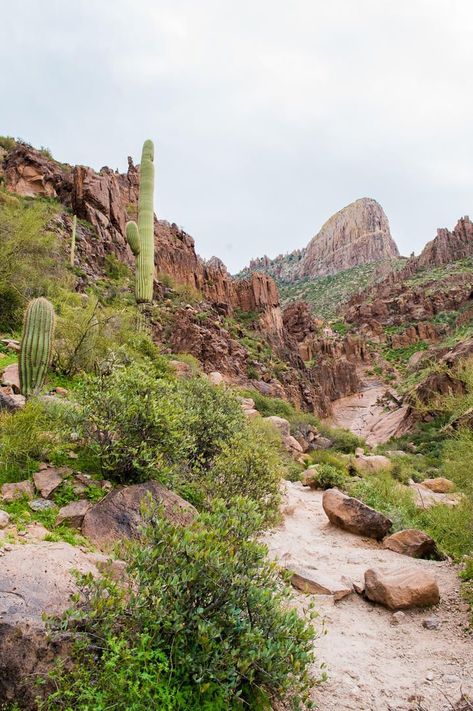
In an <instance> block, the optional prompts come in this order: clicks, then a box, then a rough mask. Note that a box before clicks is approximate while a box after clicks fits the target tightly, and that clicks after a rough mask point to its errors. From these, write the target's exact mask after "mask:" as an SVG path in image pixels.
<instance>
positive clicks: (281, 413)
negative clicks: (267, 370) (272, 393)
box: [240, 390, 296, 420]
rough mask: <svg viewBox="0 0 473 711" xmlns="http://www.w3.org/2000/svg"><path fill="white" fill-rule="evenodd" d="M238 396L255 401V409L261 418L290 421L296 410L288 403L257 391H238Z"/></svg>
mask: <svg viewBox="0 0 473 711" xmlns="http://www.w3.org/2000/svg"><path fill="white" fill-rule="evenodd" d="M240 395H242V396H243V397H251V398H252V399H253V400H254V401H255V408H256V409H257V410H258V412H259V413H260V414H261V415H263V417H271V416H272V415H276V416H277V417H284V419H286V420H290V419H291V418H292V417H294V416H295V414H296V410H295V408H294V407H293V406H292V405H291V403H290V402H287V401H286V400H281V398H278V397H268V396H267V395H262V394H261V393H260V392H259V391H258V390H240Z"/></svg>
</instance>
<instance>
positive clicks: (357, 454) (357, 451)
mask: <svg viewBox="0 0 473 711" xmlns="http://www.w3.org/2000/svg"><path fill="white" fill-rule="evenodd" d="M364 453H365V450H364V449H363V447H357V448H356V449H355V457H362V456H363V454H364Z"/></svg>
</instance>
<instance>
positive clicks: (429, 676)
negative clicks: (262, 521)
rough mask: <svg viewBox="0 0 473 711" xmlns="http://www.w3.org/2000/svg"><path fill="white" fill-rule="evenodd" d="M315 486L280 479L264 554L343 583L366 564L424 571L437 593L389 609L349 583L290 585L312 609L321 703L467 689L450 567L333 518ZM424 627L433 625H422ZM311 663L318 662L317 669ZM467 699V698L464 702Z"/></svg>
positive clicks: (428, 710)
mask: <svg viewBox="0 0 473 711" xmlns="http://www.w3.org/2000/svg"><path fill="white" fill-rule="evenodd" d="M322 496H323V493H322V492H320V491H314V490H310V489H307V488H304V487H303V486H302V485H301V484H300V483H288V484H287V503H286V514H285V517H284V522H283V523H282V525H281V526H280V527H279V528H278V529H276V530H274V531H272V532H271V533H270V534H268V535H267V536H266V538H265V542H266V543H267V545H268V546H269V550H270V555H271V556H272V557H273V558H274V559H276V560H277V561H279V562H280V563H282V564H283V565H284V566H286V567H288V568H289V569H291V570H293V569H295V568H299V567H301V566H302V567H303V568H305V569H309V570H310V569H311V568H312V570H313V572H314V575H319V576H322V579H324V580H325V579H327V578H328V579H330V580H332V581H335V582H337V581H338V583H339V585H338V586H336V587H337V588H338V587H339V588H340V589H344V588H345V589H346V588H347V586H348V587H350V585H351V583H357V584H361V583H362V580H363V577H364V573H365V571H366V570H367V569H369V568H374V569H381V570H384V571H387V570H389V571H392V570H398V569H400V568H403V569H409V570H415V571H422V572H428V573H431V574H432V575H433V576H434V577H435V579H436V581H437V583H438V586H439V590H440V596H441V599H440V603H439V604H438V605H437V606H435V607H434V608H430V609H428V608H427V609H409V610H406V611H405V612H392V611H390V610H387V609H385V608H384V607H381V606H379V605H376V604H375V603H372V602H369V601H368V600H366V599H364V598H363V597H362V596H360V595H358V594H356V593H355V592H352V593H350V594H348V595H346V596H345V597H343V599H340V600H339V601H335V597H336V596H337V595H335V596H334V595H313V594H310V595H306V594H304V593H298V594H297V597H298V605H299V607H300V609H301V610H302V611H303V610H304V609H306V608H307V606H308V604H309V603H310V602H311V601H314V602H315V605H316V609H317V610H318V612H319V613H320V618H319V627H320V632H321V636H320V637H319V638H318V640H317V642H316V647H317V654H318V661H319V663H320V664H323V665H324V667H325V671H326V672H327V675H328V680H327V681H326V682H324V683H322V684H321V685H320V686H318V687H316V688H315V689H314V694H313V698H314V701H315V702H316V703H317V704H318V708H319V709H321V711H342V710H344V709H347V710H348V709H350V711H446V710H447V709H449V710H451V709H453V708H460V706H458V707H456V706H455V704H457V703H458V702H459V701H460V699H461V698H462V695H463V696H468V695H469V696H470V697H471V696H472V695H473V644H472V641H471V635H469V634H468V632H467V631H466V628H467V624H468V613H467V609H466V605H465V604H464V603H463V601H462V599H461V597H460V595H459V587H460V582H459V578H458V570H457V568H456V567H455V566H454V565H452V564H451V563H450V562H448V561H430V560H418V559H413V558H408V557H406V556H402V555H399V554H397V553H394V552H392V551H390V550H386V549H384V548H383V547H382V544H380V543H377V542H376V541H373V540H372V539H366V538H362V537H360V536H357V535H354V534H351V533H347V532H345V531H343V530H341V529H339V528H337V527H335V526H333V525H331V524H330V523H329V521H328V519H327V516H326V515H325V513H324V511H323V508H322ZM429 627H432V628H433V629H429ZM315 672H316V673H317V672H319V670H318V669H315ZM465 708H468V707H467V706H466V707H465Z"/></svg>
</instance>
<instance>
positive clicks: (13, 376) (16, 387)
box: [2, 363, 20, 395]
mask: <svg viewBox="0 0 473 711" xmlns="http://www.w3.org/2000/svg"><path fill="white" fill-rule="evenodd" d="M2 384H3V385H8V386H10V387H11V389H12V390H13V392H14V393H15V395H19V393H20V373H19V371H18V363H12V364H11V365H9V366H7V367H6V368H5V370H4V371H3V374H2Z"/></svg>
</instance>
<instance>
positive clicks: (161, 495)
mask: <svg viewBox="0 0 473 711" xmlns="http://www.w3.org/2000/svg"><path fill="white" fill-rule="evenodd" d="M149 498H151V500H152V501H154V502H155V503H158V504H161V505H162V506H163V507H164V515H165V516H166V517H167V518H168V519H169V520H171V521H172V522H173V523H176V524H179V525H182V526H185V525H188V524H189V523H190V522H191V521H192V520H193V518H194V517H195V515H196V514H197V511H196V509H195V508H194V507H193V506H192V505H191V504H189V503H188V502H187V501H185V500H184V499H182V498H181V497H180V496H178V495H177V494H175V493H174V492H172V491H169V489H166V487H165V486H163V485H162V484H160V483H159V482H157V481H148V482H146V483H144V484H134V485H133V486H125V487H124V488H122V489H115V490H114V491H111V492H110V493H109V494H107V496H106V497H105V498H104V499H102V501H99V503H97V504H95V506H93V507H92V508H91V509H90V510H89V511H87V513H86V514H85V516H84V521H83V524H82V533H83V535H84V536H86V538H88V539H89V540H90V541H91V542H92V543H94V544H95V545H96V546H97V547H98V548H100V549H107V548H109V547H110V546H112V545H113V544H114V543H115V542H116V541H120V540H123V539H129V538H135V539H137V538H139V537H140V530H141V527H142V525H143V515H142V504H143V503H145V502H146V500H147V499H149Z"/></svg>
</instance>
